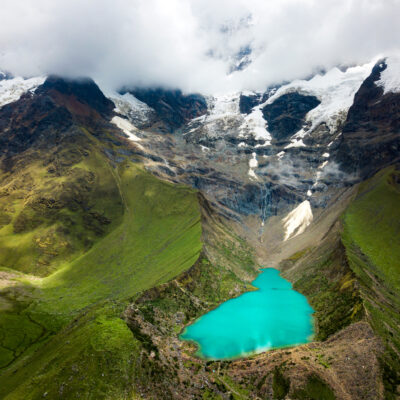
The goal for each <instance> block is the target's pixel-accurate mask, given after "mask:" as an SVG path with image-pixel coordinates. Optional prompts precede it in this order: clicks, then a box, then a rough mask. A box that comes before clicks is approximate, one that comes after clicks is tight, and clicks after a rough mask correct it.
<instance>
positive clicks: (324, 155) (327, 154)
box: [322, 153, 330, 158]
mask: <svg viewBox="0 0 400 400" xmlns="http://www.w3.org/2000/svg"><path fill="white" fill-rule="evenodd" d="M329 156H330V154H329V153H324V154H322V157H324V158H329Z"/></svg>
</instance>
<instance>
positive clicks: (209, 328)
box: [180, 268, 314, 360]
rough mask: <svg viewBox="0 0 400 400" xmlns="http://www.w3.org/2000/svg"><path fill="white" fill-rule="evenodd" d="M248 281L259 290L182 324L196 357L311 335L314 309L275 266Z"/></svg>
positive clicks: (238, 353)
mask: <svg viewBox="0 0 400 400" xmlns="http://www.w3.org/2000/svg"><path fill="white" fill-rule="evenodd" d="M252 285H253V286H255V287H257V288H258V290H256V291H253V292H247V293H244V294H242V295H241V296H239V297H237V298H235V299H232V300H228V301H226V302H225V303H223V304H221V305H220V306H219V307H217V308H216V309H215V310H212V311H210V312H209V313H207V314H205V315H203V316H202V317H200V318H199V319H197V320H196V321H195V322H194V323H193V324H192V325H190V326H188V327H186V329H185V330H184V331H183V333H182V334H181V335H180V338H181V339H183V340H190V341H193V342H195V343H196V344H197V345H198V347H199V349H198V351H197V353H196V354H197V355H198V356H199V357H202V358H207V359H219V360H221V359H232V358H238V357H242V356H244V355H250V354H254V353H261V352H263V351H266V350H268V349H272V348H277V347H286V346H293V345H298V344H303V343H307V342H309V341H310V340H311V338H312V335H313V318H312V313H313V312H314V310H313V309H312V308H311V306H310V305H309V304H308V302H307V299H306V298H305V297H304V296H303V295H302V294H300V293H298V292H296V291H295V290H293V288H292V284H291V283H290V282H288V281H287V280H285V279H283V278H282V277H281V276H280V275H279V271H277V270H276V269H274V268H266V269H263V270H262V273H261V274H260V275H259V276H258V277H257V278H256V279H255V280H254V281H253V282H252Z"/></svg>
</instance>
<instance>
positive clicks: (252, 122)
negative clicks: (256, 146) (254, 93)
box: [239, 106, 272, 146]
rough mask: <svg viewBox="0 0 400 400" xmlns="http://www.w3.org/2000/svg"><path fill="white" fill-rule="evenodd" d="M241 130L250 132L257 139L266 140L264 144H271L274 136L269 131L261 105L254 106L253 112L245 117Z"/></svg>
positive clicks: (243, 132)
mask: <svg viewBox="0 0 400 400" xmlns="http://www.w3.org/2000/svg"><path fill="white" fill-rule="evenodd" d="M239 131H240V132H241V133H242V134H245V133H247V134H250V135H252V136H253V137H254V139H255V140H264V141H265V143H264V145H263V146H268V145H270V144H271V140H272V136H271V134H270V133H269V132H268V131H267V121H266V120H265V119H264V117H263V114H262V111H261V108H260V106H256V107H254V108H253V110H252V112H251V113H250V114H248V115H246V116H245V117H244V122H243V124H242V125H241V126H240V128H239Z"/></svg>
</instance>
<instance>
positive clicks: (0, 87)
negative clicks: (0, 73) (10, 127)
mask: <svg viewBox="0 0 400 400" xmlns="http://www.w3.org/2000/svg"><path fill="white" fill-rule="evenodd" d="M45 80H46V77H45V76H39V77H35V78H29V79H24V78H22V77H20V76H19V77H16V78H12V79H3V80H0V107H3V106H5V105H6V104H9V103H13V102H14V101H17V100H19V99H20V97H21V96H22V95H23V94H24V93H27V92H31V93H34V92H35V90H36V89H37V88H38V87H39V86H40V85H42V84H43V83H44V81H45Z"/></svg>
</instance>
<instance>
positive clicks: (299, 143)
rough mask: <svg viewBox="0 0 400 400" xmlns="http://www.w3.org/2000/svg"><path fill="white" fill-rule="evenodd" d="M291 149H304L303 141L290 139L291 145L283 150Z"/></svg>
mask: <svg viewBox="0 0 400 400" xmlns="http://www.w3.org/2000/svg"><path fill="white" fill-rule="evenodd" d="M292 147H306V145H305V144H304V142H303V139H292V143H290V144H288V145H287V146H286V147H285V149H290V148H292Z"/></svg>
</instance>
